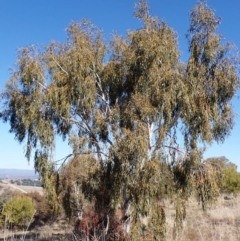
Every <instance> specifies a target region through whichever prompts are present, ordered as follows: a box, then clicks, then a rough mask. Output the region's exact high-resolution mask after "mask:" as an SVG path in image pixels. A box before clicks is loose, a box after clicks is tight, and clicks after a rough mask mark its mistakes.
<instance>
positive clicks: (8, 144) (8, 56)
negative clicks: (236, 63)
mask: <svg viewBox="0 0 240 241" xmlns="http://www.w3.org/2000/svg"><path fill="white" fill-rule="evenodd" d="M136 2H137V0H68V1H67V0H50V1H49V0H48V1H47V0H34V1H33V0H32V1H27V0H21V1H20V0H1V1H0V89H2V90H3V89H4V86H5V83H6V81H7V80H8V78H9V76H10V71H9V70H10V68H14V63H15V62H16V60H17V49H18V48H20V47H23V46H28V45H32V44H37V45H45V44H48V43H50V41H51V40H56V41H66V31H65V30H66V28H67V27H68V25H69V24H70V23H71V22H73V21H80V20H81V19H83V18H87V19H89V20H91V21H92V22H93V23H94V24H95V25H97V26H98V27H99V28H101V29H102V30H103V32H104V34H105V38H106V40H109V39H110V36H111V33H112V32H114V33H118V34H120V35H123V36H124V35H125V34H126V31H127V30H134V29H137V28H139V27H140V26H141V23H140V22H139V21H138V20H137V19H135V18H134V17H133V11H134V5H135V3H136ZM207 3H208V5H209V6H210V7H211V8H213V9H214V10H215V12H216V15H217V16H219V17H221V19H222V21H221V25H220V27H219V32H220V33H222V34H223V35H224V37H225V38H226V40H228V41H230V42H233V43H235V45H237V46H238V47H239V48H240V14H239V9H240V1H239V0H231V1H226V0H225V1H224V0H209V1H207ZM195 4H196V1H195V0H149V5H150V9H151V15H153V16H158V17H159V18H160V19H164V20H165V21H166V22H167V24H168V25H169V26H170V27H172V28H173V29H174V30H175V31H177V33H178V36H179V48H180V50H181V52H182V56H181V59H182V61H186V60H187V58H188V53H187V41H186V38H185V34H186V32H187V30H188V27H189V11H190V10H191V9H192V8H193V6H194V5H195ZM238 95H240V93H239V92H238ZM233 105H234V111H235V113H236V125H235V127H234V129H233V131H232V134H231V136H230V137H228V138H227V139H226V140H225V142H224V144H221V145H217V144H213V145H212V146H210V147H208V149H207V151H206V153H205V157H211V156H214V157H217V156H226V157H227V158H228V159H229V160H230V161H232V162H234V163H235V164H237V165H238V166H240V145H239V140H240V99H238V98H235V99H234V101H233ZM69 151H70V150H69V148H68V147H67V143H62V142H61V140H58V141H57V142H56V150H55V158H56V159H60V158H61V157H64V155H67V154H68V153H69ZM0 153H1V158H0V168H20V169H32V168H33V166H34V164H33V162H30V164H28V162H27V160H26V159H25V157H24V145H20V144H19V143H17V141H15V140H14V135H13V134H10V133H9V125H8V124H3V123H2V122H0Z"/></svg>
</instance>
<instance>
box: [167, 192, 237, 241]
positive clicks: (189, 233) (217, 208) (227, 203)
mask: <svg viewBox="0 0 240 241" xmlns="http://www.w3.org/2000/svg"><path fill="white" fill-rule="evenodd" d="M165 209H166V213H167V240H173V227H174V215H175V214H174V208H173V205H172V204H170V203H168V202H166V204H165ZM192 240H194V241H210V240H211V241H237V240H240V196H237V197H234V198H232V199H230V200H226V199H224V195H223V196H221V197H220V198H219V199H218V200H217V202H216V203H215V204H213V205H212V206H211V207H209V209H208V210H207V211H206V212H203V211H202V210H201V207H200V205H198V203H197V202H196V201H195V200H193V199H190V201H189V204H188V208H187V217H186V220H185V221H184V224H183V230H182V232H181V233H180V234H179V236H178V237H177V239H176V241H192Z"/></svg>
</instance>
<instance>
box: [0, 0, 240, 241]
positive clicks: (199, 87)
mask: <svg viewBox="0 0 240 241" xmlns="http://www.w3.org/2000/svg"><path fill="white" fill-rule="evenodd" d="M135 17H136V18H138V19H140V20H141V21H142V22H143V26H142V27H141V28H140V29H138V30H135V31H129V32H128V33H127V35H126V37H124V38H123V37H119V36H113V38H112V41H111V42H110V43H109V44H106V43H105V41H104V38H103V33H102V32H101V30H99V29H98V28H97V27H96V26H94V25H93V24H92V23H91V22H88V21H86V20H84V21H82V22H81V23H73V24H71V25H70V27H69V28H68V30H67V33H68V39H67V42H66V43H58V42H53V43H51V44H50V45H48V46H46V47H45V49H44V50H41V49H36V48H35V47H28V48H23V49H21V50H20V51H19V55H18V61H17V69H16V70H15V71H14V72H13V73H12V75H11V78H10V80H9V81H8V82H7V85H6V90H5V92H4V94H3V100H4V101H5V105H4V108H3V110H2V111H1V116H2V118H3V120H4V121H6V122H9V123H10V125H11V129H10V131H11V132H13V133H15V138H16V139H17V140H18V141H19V142H23V141H24V140H25V141H26V157H27V158H28V159H29V158H30V156H31V153H32V152H33V151H34V152H35V155H34V160H35V167H36V170H37V171H38V172H39V173H40V174H41V177H42V181H43V186H44V187H45V188H46V190H48V192H49V193H50V194H51V195H49V197H51V198H52V203H54V200H59V198H58V197H59V196H61V195H62V196H63V197H64V200H65V207H67V209H68V210H70V209H71V205H70V204H71V202H70V201H71V200H70V198H69V197H70V196H71V191H70V193H69V194H68V195H65V194H66V193H67V189H66V188H64V185H65V184H66V181H67V179H66V177H65V178H64V173H70V172H64V168H67V167H68V165H65V164H64V163H67V160H68V158H69V157H76V158H77V157H78V161H77V162H76V161H74V165H75V167H76V168H77V167H78V168H80V169H81V171H80V172H79V173H80V174H79V176H78V183H80V184H79V185H78V187H79V188H80V189H81V198H82V197H84V198H85V199H86V200H90V201H91V202H92V203H94V208H95V210H96V212H98V213H100V212H102V213H104V215H103V219H104V218H107V219H108V220H109V218H110V219H114V217H115V216H116V213H117V209H118V207H119V206H120V207H124V208H125V212H126V213H125V216H126V217H127V219H128V221H129V222H130V224H129V226H128V230H127V231H126V230H125V231H126V232H127V234H126V235H128V236H132V238H134V240H137V239H138V238H139V236H141V235H144V237H145V239H146V240H147V239H149V240H153V239H156V240H160V239H161V238H163V239H164V235H165V213H164V210H163V208H162V207H161V205H160V204H159V200H160V199H161V198H162V197H164V195H166V189H168V187H169V188H171V190H173V191H174V193H175V195H174V196H175V198H176V225H177V226H176V227H179V226H181V221H182V219H183V218H184V215H185V202H186V200H187V198H188V197H189V195H190V194H191V193H192V192H193V191H194V190H197V192H198V193H199V195H200V197H201V198H200V200H201V201H202V203H203V207H205V203H206V202H207V201H208V200H211V198H213V197H215V196H216V195H217V186H216V185H215V184H216V181H215V179H214V175H213V174H214V173H215V172H216V171H217V170H216V168H214V167H213V166H212V165H206V164H205V163H203V162H202V150H201V148H200V147H201V146H203V145H206V144H209V143H211V142H212V141H217V142H222V141H224V139H225V137H226V136H228V135H229V134H230V131H231V129H232V127H233V123H234V114H233V110H232V106H231V100H232V98H233V97H234V95H235V93H236V90H237V88H238V83H239V75H238V62H237V61H236V59H235V55H231V54H230V53H231V51H230V50H231V48H230V45H229V44H224V43H223V41H222V40H223V39H222V37H221V35H219V34H218V33H217V31H216V30H217V27H218V25H219V21H220V20H219V18H218V17H216V16H215V15H214V12H213V11H212V10H211V9H210V8H209V7H208V6H207V5H206V4H204V3H202V2H200V3H198V4H197V5H196V7H195V8H194V9H193V10H192V11H191V14H190V28H189V30H188V34H187V41H188V46H189V59H188V61H187V62H186V63H183V62H181V61H180V50H179V49H178V43H177V35H176V33H175V31H174V30H173V29H171V28H170V27H169V26H168V25H167V24H166V23H165V22H164V21H161V20H159V19H158V18H156V17H152V16H151V15H150V14H149V8H148V5H147V3H146V2H143V1H140V2H139V3H138V4H137V5H136V11H135ZM57 135H59V136H61V137H62V138H63V139H67V140H68V142H69V144H70V145H71V147H72V153H70V155H69V156H67V157H65V158H63V159H62V163H60V164H61V165H60V167H59V166H57V165H56V162H54V160H52V158H51V151H52V150H53V149H54V140H55V138H56V136H57ZM180 136H183V141H180V142H179V141H178V139H179V137H180ZM180 139H181V138H180ZM81 160H83V161H81ZM86 160H88V161H86ZM63 162H64V163H63ZM76 163H77V165H76ZM70 164H71V163H70V162H69V165H70ZM166 166H167V168H166ZM163 167H164V168H163ZM59 173H60V176H59ZM61 174H62V176H61ZM68 175H69V174H68ZM76 178H77V177H76ZM168 180H170V181H168ZM61 181H62V183H61ZM75 181H76V180H75ZM64 183H65V184H64ZM61 185H62V187H61ZM69 186H71V184H70V185H69V184H68V187H69ZM68 190H69V189H68ZM75 194H76V193H75ZM66 202H67V203H66ZM78 205H79V203H78ZM83 212H84V210H83ZM144 220H145V221H144ZM146 220H148V221H146ZM105 223H106V222H105ZM111 223H114V222H108V224H110V225H111ZM129 227H130V228H129ZM108 230H110V227H109V229H108ZM108 230H107V228H106V230H105V232H106V233H107V232H108ZM139 230H141V232H140V231H139ZM130 231H131V233H130ZM109 239H110V238H109Z"/></svg>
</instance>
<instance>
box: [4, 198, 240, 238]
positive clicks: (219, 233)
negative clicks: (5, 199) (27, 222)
mask: <svg viewBox="0 0 240 241" xmlns="http://www.w3.org/2000/svg"><path fill="white" fill-rule="evenodd" d="M164 206H165V208H164V209H165V211H166V215H167V217H166V218H167V241H172V240H174V239H173V229H174V228H173V227H174V217H175V210H174V205H173V204H172V203H170V202H169V201H165V202H164ZM5 232H6V230H5ZM5 235H6V233H5ZM69 235H70V236H71V235H73V234H72V228H71V227H70V226H69V225H68V224H67V223H66V222H65V221H64V220H58V222H57V223H53V224H51V225H49V224H48V225H45V226H42V227H39V228H38V229H36V230H32V232H27V235H26V237H28V238H29V239H28V238H25V240H45V241H46V240H68V237H70V236H69ZM7 236H8V237H9V238H6V239H5V240H11V241H13V240H23V239H22V237H23V234H22V233H21V232H19V231H18V232H14V231H13V230H11V231H8V233H7ZM64 236H65V238H63V237H64ZM3 237H4V230H2V231H1V232H0V240H3ZM5 237H6V236H5ZM13 237H15V238H13ZM16 237H17V239H16ZM239 237H240V196H236V197H234V198H231V199H230V200H226V199H224V196H221V197H220V198H219V199H218V200H217V202H216V203H215V204H213V205H212V206H211V207H209V209H208V210H207V211H206V212H203V211H202V210H201V206H200V205H199V204H198V203H197V201H196V200H194V199H190V200H189V203H188V207H187V216H186V220H185V221H184V224H183V230H182V231H181V233H180V234H179V235H178V237H177V238H176V239H175V241H193V240H194V241H237V240H240V238H239ZM69 240H75V239H74V238H73V237H71V238H69ZM76 240H77V239H76Z"/></svg>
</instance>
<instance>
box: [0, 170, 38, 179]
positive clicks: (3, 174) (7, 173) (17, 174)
mask: <svg viewBox="0 0 240 241" xmlns="http://www.w3.org/2000/svg"><path fill="white" fill-rule="evenodd" d="M38 177H39V175H38V174H36V173H35V171H34V170H21V169H0V178H1V179H4V178H32V179H37V178H38Z"/></svg>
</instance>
